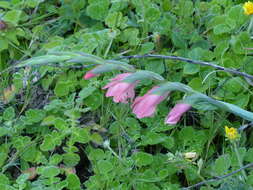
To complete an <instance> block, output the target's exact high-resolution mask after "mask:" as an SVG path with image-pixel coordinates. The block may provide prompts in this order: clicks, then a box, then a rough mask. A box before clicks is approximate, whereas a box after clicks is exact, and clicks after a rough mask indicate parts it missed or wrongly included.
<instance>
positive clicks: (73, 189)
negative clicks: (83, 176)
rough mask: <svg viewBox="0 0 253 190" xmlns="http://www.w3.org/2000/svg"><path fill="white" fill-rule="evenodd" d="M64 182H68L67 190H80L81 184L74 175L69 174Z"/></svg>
mask: <svg viewBox="0 0 253 190" xmlns="http://www.w3.org/2000/svg"><path fill="white" fill-rule="evenodd" d="M66 181H67V182H68V189H69V190H80V189H81V187H80V186H81V182H80V180H79V178H78V176H77V175H76V174H69V175H68V176H67V179H66Z"/></svg>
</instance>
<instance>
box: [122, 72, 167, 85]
mask: <svg viewBox="0 0 253 190" xmlns="http://www.w3.org/2000/svg"><path fill="white" fill-rule="evenodd" d="M138 80H158V81H163V80H164V78H163V77H162V76H161V75H159V74H157V73H154V72H152V71H146V70H140V71H137V72H135V73H133V74H131V75H129V76H128V77H126V78H125V79H124V80H123V81H125V82H128V83H133V82H136V81H138Z"/></svg>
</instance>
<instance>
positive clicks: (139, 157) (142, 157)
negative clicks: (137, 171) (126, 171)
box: [132, 152, 153, 167]
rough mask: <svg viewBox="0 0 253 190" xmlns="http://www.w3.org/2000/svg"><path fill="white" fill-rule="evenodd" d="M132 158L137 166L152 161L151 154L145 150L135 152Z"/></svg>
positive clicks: (145, 164) (148, 163)
mask: <svg viewBox="0 0 253 190" xmlns="http://www.w3.org/2000/svg"><path fill="white" fill-rule="evenodd" d="M132 158H133V160H134V161H135V164H136V166H139V167H142V166H147V165H150V164H151V163H152V162H153V156H152V155H151V154H148V153H145V152H137V153H135V154H133V156H132Z"/></svg>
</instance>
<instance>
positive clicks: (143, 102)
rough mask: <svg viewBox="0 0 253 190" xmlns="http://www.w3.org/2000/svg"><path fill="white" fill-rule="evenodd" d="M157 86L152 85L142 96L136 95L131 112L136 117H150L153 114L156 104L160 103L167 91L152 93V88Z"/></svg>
mask: <svg viewBox="0 0 253 190" xmlns="http://www.w3.org/2000/svg"><path fill="white" fill-rule="evenodd" d="M156 88H158V87H157V86H156V87H153V88H152V89H151V90H149V91H148V92H147V93H146V94H145V95H144V96H141V97H137V98H136V99H135V100H134V103H133V105H132V108H133V113H134V114H136V116H137V118H143V117H150V116H152V115H154V113H155V109H156V106H157V105H158V104H160V103H161V102H162V101H163V100H164V99H165V98H166V97H167V96H168V94H169V93H166V94H164V95H157V94H152V92H153V90H154V89H156Z"/></svg>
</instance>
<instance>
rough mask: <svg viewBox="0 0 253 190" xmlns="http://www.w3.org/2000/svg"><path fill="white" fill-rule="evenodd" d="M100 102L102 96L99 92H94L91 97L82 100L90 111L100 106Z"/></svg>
mask: <svg viewBox="0 0 253 190" xmlns="http://www.w3.org/2000/svg"><path fill="white" fill-rule="evenodd" d="M102 100H103V96H102V94H101V93H100V92H99V91H95V92H93V94H92V96H89V97H87V98H86V99H85V100H84V103H85V104H86V105H87V106H88V107H90V108H91V109H92V110H96V109H97V108H98V107H99V106H100V105H101V104H102Z"/></svg>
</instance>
